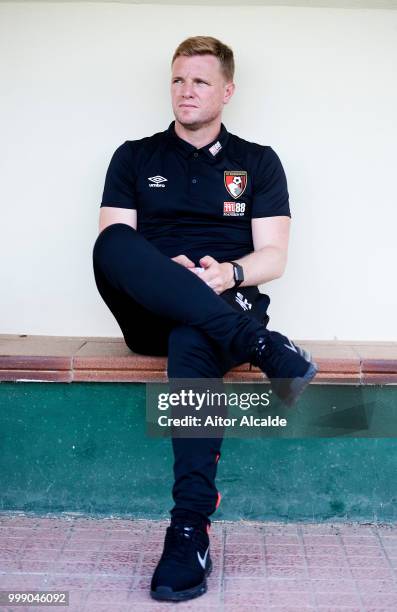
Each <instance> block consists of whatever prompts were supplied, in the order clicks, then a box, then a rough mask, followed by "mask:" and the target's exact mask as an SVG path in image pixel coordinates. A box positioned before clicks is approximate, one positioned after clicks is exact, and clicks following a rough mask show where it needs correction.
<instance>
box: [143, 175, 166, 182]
mask: <svg viewBox="0 0 397 612" xmlns="http://www.w3.org/2000/svg"><path fill="white" fill-rule="evenodd" d="M148 181H150V182H151V183H157V184H158V183H165V181H168V179H166V178H164V177H163V176H160V175H159V174H156V176H149V178H148Z"/></svg>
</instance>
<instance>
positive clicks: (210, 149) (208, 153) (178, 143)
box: [166, 121, 229, 162]
mask: <svg viewBox="0 0 397 612" xmlns="http://www.w3.org/2000/svg"><path fill="white" fill-rule="evenodd" d="M166 134H167V136H168V138H169V140H170V142H171V143H172V146H174V147H176V148H177V149H178V151H180V152H181V153H182V155H183V156H184V157H186V158H188V157H192V156H193V154H194V153H195V152H199V153H200V154H201V153H202V154H203V155H204V156H205V158H206V159H207V160H208V161H210V162H216V161H217V160H218V159H219V158H220V157H221V156H222V155H223V153H224V148H225V146H226V143H227V141H228V139H229V132H228V131H227V129H226V128H225V126H224V125H223V123H221V130H220V132H219V134H218V136H217V137H216V138H215V140H213V141H212V142H210V143H209V144H207V145H205V147H201V148H200V149H197V148H196V147H195V146H194V145H192V144H190V142H187V141H186V140H183V139H182V138H180V137H179V136H178V135H177V133H176V132H175V121H172V123H170V125H169V127H168V130H167V131H166Z"/></svg>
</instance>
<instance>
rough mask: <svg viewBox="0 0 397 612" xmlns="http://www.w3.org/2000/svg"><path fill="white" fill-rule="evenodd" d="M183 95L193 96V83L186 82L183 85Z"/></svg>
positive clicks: (186, 96) (185, 96)
mask: <svg viewBox="0 0 397 612" xmlns="http://www.w3.org/2000/svg"><path fill="white" fill-rule="evenodd" d="M182 96H183V97H184V98H191V97H192V96H193V85H192V83H187V82H185V83H184V84H183V86H182Z"/></svg>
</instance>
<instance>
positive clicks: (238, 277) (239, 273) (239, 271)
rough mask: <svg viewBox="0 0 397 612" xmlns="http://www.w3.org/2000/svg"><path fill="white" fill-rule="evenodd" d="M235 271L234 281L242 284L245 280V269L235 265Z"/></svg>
mask: <svg viewBox="0 0 397 612" xmlns="http://www.w3.org/2000/svg"><path fill="white" fill-rule="evenodd" d="M233 270H234V280H235V281H236V283H237V282H239V281H240V282H242V281H243V280H244V272H243V268H242V267H241V266H240V265H239V264H234V265H233Z"/></svg>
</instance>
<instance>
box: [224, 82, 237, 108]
mask: <svg viewBox="0 0 397 612" xmlns="http://www.w3.org/2000/svg"><path fill="white" fill-rule="evenodd" d="M235 89H236V86H235V84H234V83H226V85H225V91H224V94H223V104H227V103H228V102H229V100H230V98H231V97H232V95H233V94H234V90H235Z"/></svg>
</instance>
